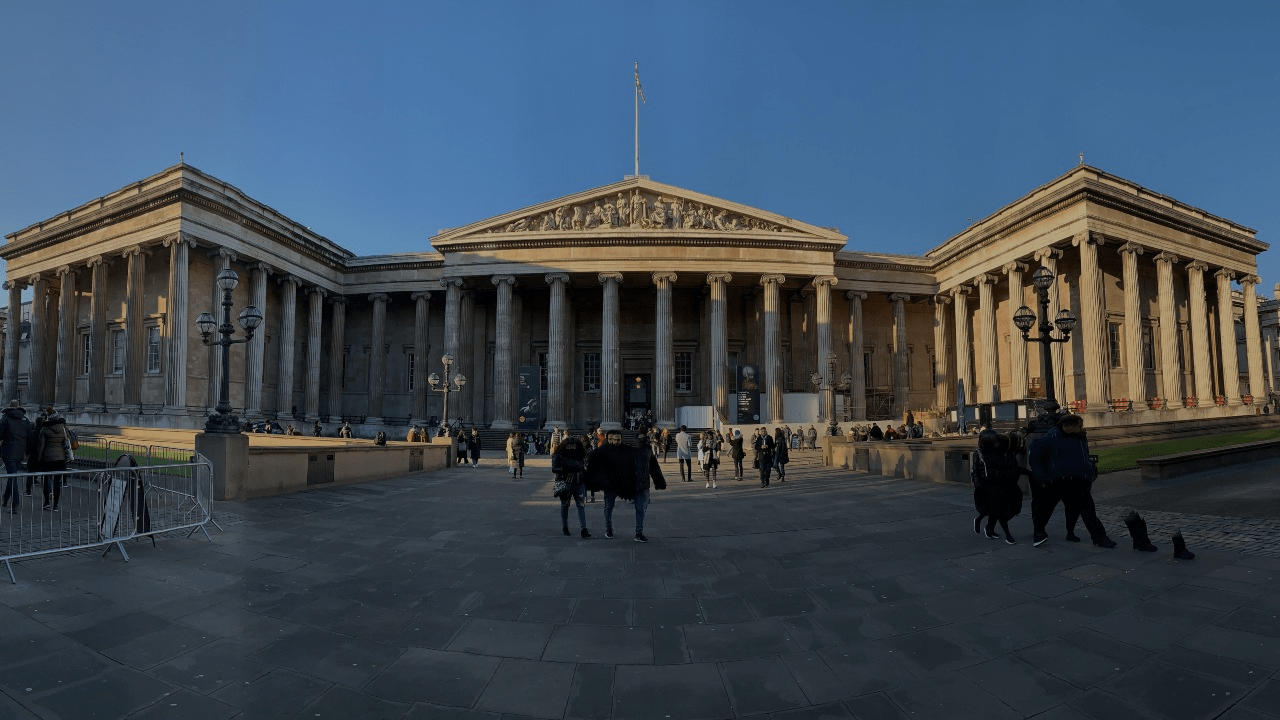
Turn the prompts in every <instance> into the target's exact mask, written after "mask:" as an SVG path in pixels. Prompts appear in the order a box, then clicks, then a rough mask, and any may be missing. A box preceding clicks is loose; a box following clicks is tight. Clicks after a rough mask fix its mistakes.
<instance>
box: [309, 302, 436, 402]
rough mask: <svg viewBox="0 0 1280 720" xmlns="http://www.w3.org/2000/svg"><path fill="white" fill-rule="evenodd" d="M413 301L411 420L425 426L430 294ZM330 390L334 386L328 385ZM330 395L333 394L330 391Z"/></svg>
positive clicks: (334, 386)
mask: <svg viewBox="0 0 1280 720" xmlns="http://www.w3.org/2000/svg"><path fill="white" fill-rule="evenodd" d="M410 298H411V299H412V300H413V413H412V414H413V418H412V422H413V423H414V424H416V425H420V426H423V427H425V426H426V424H427V375H428V374H429V373H428V372H427V348H428V340H427V323H428V321H429V320H430V319H431V314H430V313H431V293H429V292H416V293H414V294H413V295H411V296H410ZM329 387H330V388H336V387H337V386H336V385H333V384H332V383H330V385H329ZM329 392H330V393H332V392H333V390H332V389H331V390H330V391H329Z"/></svg>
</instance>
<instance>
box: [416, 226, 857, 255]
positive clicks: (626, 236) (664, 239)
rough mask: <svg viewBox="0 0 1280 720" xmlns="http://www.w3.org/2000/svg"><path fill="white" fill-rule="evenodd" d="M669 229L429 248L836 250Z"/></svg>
mask: <svg viewBox="0 0 1280 720" xmlns="http://www.w3.org/2000/svg"><path fill="white" fill-rule="evenodd" d="M673 232H677V231H672V230H661V231H652V232H650V233H643V232H642V233H634V232H628V233H622V232H618V231H608V234H603V235H595V236H587V237H583V235H582V234H581V233H559V232H556V233H538V235H539V236H541V237H524V238H519V239H514V238H513V239H508V240H472V239H467V240H458V241H454V242H450V243H448V244H443V245H432V247H434V248H435V249H436V251H437V252H440V253H444V254H448V253H450V252H454V251H458V252H478V251H485V252H491V251H494V250H532V249H547V250H550V249H555V248H579V247H673V246H689V245H696V246H700V247H735V248H769V249H777V250H800V251H807V252H828V253H829V252H832V251H833V250H838V249H839V248H838V247H835V246H834V244H833V243H831V242H829V241H828V242H817V241H814V240H787V239H784V238H783V237H779V236H778V233H749V234H736V233H734V234H729V235H728V236H727V237H726V233H725V232H723V231H716V232H705V233H702V232H699V231H696V230H694V231H689V230H685V231H679V232H680V234H679V235H674V236H673V235H672V233H673Z"/></svg>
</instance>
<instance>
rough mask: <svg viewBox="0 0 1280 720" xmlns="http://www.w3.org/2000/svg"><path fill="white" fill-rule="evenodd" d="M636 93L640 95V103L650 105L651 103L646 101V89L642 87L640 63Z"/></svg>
mask: <svg viewBox="0 0 1280 720" xmlns="http://www.w3.org/2000/svg"><path fill="white" fill-rule="evenodd" d="M636 92H638V93H640V102H642V103H644V104H645V105H648V104H649V102H648V101H647V100H645V99H644V88H641V87H640V63H638V62H637V63H636Z"/></svg>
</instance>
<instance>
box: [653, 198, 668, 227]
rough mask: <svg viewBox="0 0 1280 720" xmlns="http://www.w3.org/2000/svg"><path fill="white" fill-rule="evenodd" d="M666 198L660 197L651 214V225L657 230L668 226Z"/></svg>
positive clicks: (655, 202)
mask: <svg viewBox="0 0 1280 720" xmlns="http://www.w3.org/2000/svg"><path fill="white" fill-rule="evenodd" d="M665 202H666V198H663V197H661V196H660V197H659V198H658V199H657V200H656V201H654V203H653V212H652V213H650V214H649V224H650V225H651V226H652V227H655V228H662V227H666V226H667V210H666V205H665Z"/></svg>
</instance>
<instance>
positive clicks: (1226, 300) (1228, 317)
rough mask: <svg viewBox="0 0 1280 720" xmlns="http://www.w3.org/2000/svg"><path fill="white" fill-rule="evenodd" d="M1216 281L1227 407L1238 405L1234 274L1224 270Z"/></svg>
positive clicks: (1223, 380)
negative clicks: (1232, 284)
mask: <svg viewBox="0 0 1280 720" xmlns="http://www.w3.org/2000/svg"><path fill="white" fill-rule="evenodd" d="M1214 277H1216V278H1217V279H1218V335H1219V337H1220V338H1221V340H1220V341H1219V342H1220V344H1221V345H1222V394H1223V395H1224V396H1225V397H1226V398H1227V404H1228V405H1239V404H1240V358H1239V356H1238V355H1237V353H1236V322H1235V315H1234V314H1233V312H1232V309H1231V281H1232V280H1234V279H1235V277H1236V274H1235V273H1234V272H1232V271H1230V270H1228V269H1226V268H1222V269H1221V270H1219V271H1218V272H1216V273H1214Z"/></svg>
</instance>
